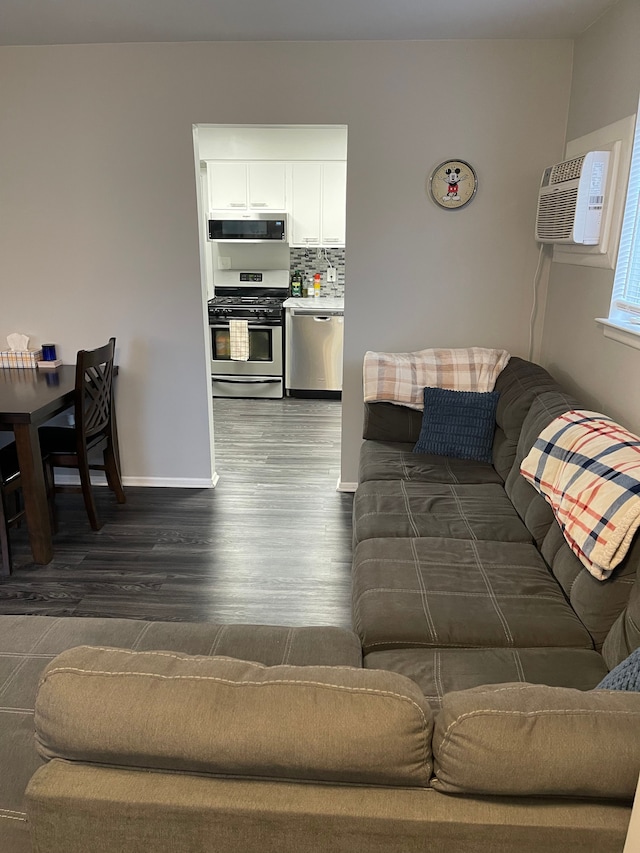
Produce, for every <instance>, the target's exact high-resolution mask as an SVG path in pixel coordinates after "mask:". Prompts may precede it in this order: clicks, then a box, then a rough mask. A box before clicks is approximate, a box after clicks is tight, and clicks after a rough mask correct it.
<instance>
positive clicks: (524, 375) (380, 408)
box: [362, 356, 561, 480]
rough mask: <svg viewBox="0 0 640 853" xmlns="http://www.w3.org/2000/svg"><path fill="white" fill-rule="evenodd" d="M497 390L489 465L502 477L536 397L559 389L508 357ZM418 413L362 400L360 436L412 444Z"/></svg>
mask: <svg viewBox="0 0 640 853" xmlns="http://www.w3.org/2000/svg"><path fill="white" fill-rule="evenodd" d="M495 390H496V391H498V392H499V393H500V398H499V400H498V406H497V410H496V431H495V436H494V440H493V464H494V466H495V468H496V470H497V472H498V473H499V474H500V476H501V477H502V479H503V480H505V479H506V477H507V474H508V473H509V471H510V470H511V467H512V465H513V462H514V459H515V456H516V450H517V447H518V439H519V438H520V431H521V429H522V424H523V422H524V419H525V417H526V415H527V412H528V411H529V408H530V407H531V404H532V402H533V401H534V400H535V398H536V396H537V395H538V394H540V393H543V392H545V391H561V388H560V386H559V385H558V384H557V382H556V381H555V380H554V379H553V378H552V377H551V376H550V375H549V374H548V373H547V371H546V370H545V369H544V368H543V367H540V365H538V364H534V363H533V362H531V361H525V359H523V358H518V357H517V356H512V357H511V359H510V360H509V362H508V364H507V365H506V367H505V368H504V370H503V371H502V372H501V373H500V375H499V376H498V378H497V380H496V385H495ZM421 426H422V412H420V411H418V410H417V409H410V408H408V407H407V406H396V405H394V404H393V403H365V404H364V422H363V430H362V437H363V438H365V439H369V440H371V441H401V442H406V443H413V444H415V442H416V441H417V440H418V438H419V436H420V428H421Z"/></svg>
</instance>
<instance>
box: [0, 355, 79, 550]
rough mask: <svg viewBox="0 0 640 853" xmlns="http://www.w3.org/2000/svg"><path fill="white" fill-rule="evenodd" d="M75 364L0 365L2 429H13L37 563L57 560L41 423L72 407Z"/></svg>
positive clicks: (0, 419) (31, 541) (30, 535)
mask: <svg viewBox="0 0 640 853" xmlns="http://www.w3.org/2000/svg"><path fill="white" fill-rule="evenodd" d="M75 376H76V368H75V365H66V364H63V365H61V366H60V367H57V368H55V369H53V370H40V369H39V368H0V430H13V433H14V435H15V441H16V447H17V450H18V463H19V465H20V471H21V473H22V492H23V495H24V508H25V513H26V518H27V528H28V531H29V542H30V544H31V553H32V556H33V560H34V562H36V563H43V564H44V563H49V562H51V560H52V558H53V541H52V530H51V520H50V517H49V507H48V503H47V490H46V485H45V479H44V469H43V466H42V456H41V453H40V439H39V437H38V427H39V426H41V425H42V424H43V423H45V421H48V420H49V419H50V418H52V417H53V416H54V415H57V414H58V413H59V412H62V411H64V410H65V409H67V408H68V407H69V406H71V405H73V402H74V397H75Z"/></svg>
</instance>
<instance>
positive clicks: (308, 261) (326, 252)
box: [289, 248, 345, 296]
mask: <svg viewBox="0 0 640 853" xmlns="http://www.w3.org/2000/svg"><path fill="white" fill-rule="evenodd" d="M344 252H345V250H344V249H318V248H291V249H289V258H290V263H291V273H292V274H293V273H294V272H295V271H296V270H302V274H303V276H304V278H305V280H306V281H309V279H310V278H311V279H313V276H314V275H315V273H317V272H319V273H321V275H322V295H323V296H344ZM330 266H332V267H334V268H335V270H336V280H335V282H333V283H330V282H327V269H328V268H329V267H330Z"/></svg>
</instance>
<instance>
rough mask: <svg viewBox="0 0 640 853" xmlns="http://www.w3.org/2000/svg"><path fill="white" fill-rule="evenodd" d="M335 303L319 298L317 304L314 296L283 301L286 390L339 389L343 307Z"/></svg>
mask: <svg viewBox="0 0 640 853" xmlns="http://www.w3.org/2000/svg"><path fill="white" fill-rule="evenodd" d="M336 302H338V300H337V299H325V300H323V299H320V300H319V304H318V301H316V300H315V299H291V300H287V302H285V390H286V391H287V392H288V393H290V392H295V391H342V347H343V338H344V334H343V333H344V309H343V308H342V307H338V306H337V305H336V304H335V303H336ZM287 303H291V304H287ZM341 305H342V300H340V306H341Z"/></svg>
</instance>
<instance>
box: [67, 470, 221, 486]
mask: <svg viewBox="0 0 640 853" xmlns="http://www.w3.org/2000/svg"><path fill="white" fill-rule="evenodd" d="M219 479H220V478H219V476H218V474H214V476H213V477H212V478H211V479H209V480H207V479H204V478H196V477H192V478H187V477H123V478H122V485H123V486H148V487H150V488H173V489H214V488H215V487H216V486H217V484H218V480H219ZM56 483H60V485H61V486H79V485H80V478H79V477H78V475H77V474H71V473H65V474H62V473H60V474H56ZM91 483H92V485H94V486H106V485H107V480H106V478H105V476H104V474H103V473H102V472H96V471H92V472H91Z"/></svg>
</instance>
